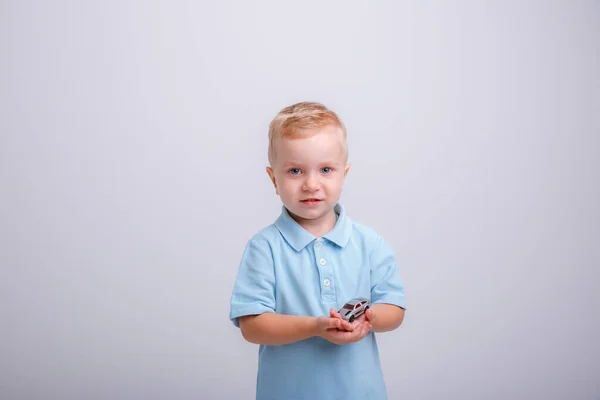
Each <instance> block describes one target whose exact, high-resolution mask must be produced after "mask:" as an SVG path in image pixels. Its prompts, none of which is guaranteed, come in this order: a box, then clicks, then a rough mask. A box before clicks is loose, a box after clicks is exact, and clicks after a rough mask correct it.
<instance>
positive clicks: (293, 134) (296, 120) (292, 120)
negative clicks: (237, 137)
mask: <svg viewBox="0 0 600 400" xmlns="http://www.w3.org/2000/svg"><path fill="white" fill-rule="evenodd" d="M327 126H335V127H338V128H340V129H341V131H342V134H343V140H342V143H343V146H344V153H345V155H346V158H347V157H348V146H347V144H346V127H345V126H344V124H343V123H342V120H341V119H340V118H339V117H338V116H337V114H336V113H335V112H333V111H331V110H329V109H328V108H327V107H325V106H324V105H323V104H321V103H315V102H301V103H296V104H293V105H291V106H288V107H285V108H284V109H282V110H281V111H279V113H278V114H277V115H276V116H275V118H273V121H271V124H270V125H269V163H270V164H271V165H273V162H274V161H275V147H274V146H273V143H274V142H275V139H279V138H285V139H299V138H302V137H310V136H311V135H313V134H314V131H313V130H314V129H315V128H324V127H327ZM311 131H313V132H311Z"/></svg>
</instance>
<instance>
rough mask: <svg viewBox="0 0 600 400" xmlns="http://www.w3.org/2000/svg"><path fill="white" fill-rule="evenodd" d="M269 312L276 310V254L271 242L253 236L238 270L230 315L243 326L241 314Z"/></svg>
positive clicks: (232, 320)
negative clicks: (240, 321) (272, 251)
mask: <svg viewBox="0 0 600 400" xmlns="http://www.w3.org/2000/svg"><path fill="white" fill-rule="evenodd" d="M265 312H275V272H274V268H273V256H272V253H271V249H270V247H269V245H268V243H266V242H259V241H256V240H254V239H251V240H250V241H248V244H247V245H246V249H245V250H244V254H243V256H242V261H241V263H240V267H239V269H238V273H237V278H236V281H235V285H234V287H233V293H232V295H231V309H230V314H229V318H230V320H231V322H233V324H234V325H235V326H237V327H239V326H240V324H239V317H243V316H245V315H258V314H263V313H265Z"/></svg>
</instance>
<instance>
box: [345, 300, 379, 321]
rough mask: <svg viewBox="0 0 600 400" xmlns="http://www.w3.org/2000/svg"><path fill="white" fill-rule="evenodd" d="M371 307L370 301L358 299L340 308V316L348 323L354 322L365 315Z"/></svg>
mask: <svg viewBox="0 0 600 400" xmlns="http://www.w3.org/2000/svg"><path fill="white" fill-rule="evenodd" d="M369 307H371V303H370V302H369V299H365V298H364V297H356V298H354V299H352V300H350V301H349V302H347V303H346V304H344V306H343V307H342V308H340V311H338V312H339V313H340V315H341V316H342V318H343V319H345V320H346V321H348V322H354V320H355V319H356V318H358V317H360V316H361V315H363V314H364V313H365V312H366V311H367V310H368V309H369Z"/></svg>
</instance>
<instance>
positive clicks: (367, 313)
mask: <svg viewBox="0 0 600 400" xmlns="http://www.w3.org/2000/svg"><path fill="white" fill-rule="evenodd" d="M374 317H375V314H373V310H371V309H370V308H369V309H368V310H367V312H366V313H365V318H366V319H367V320H368V321H371V320H372V319H373V318H374Z"/></svg>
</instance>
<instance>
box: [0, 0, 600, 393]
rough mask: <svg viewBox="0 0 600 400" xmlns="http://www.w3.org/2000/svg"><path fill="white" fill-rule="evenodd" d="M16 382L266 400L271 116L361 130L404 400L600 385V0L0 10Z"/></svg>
mask: <svg viewBox="0 0 600 400" xmlns="http://www.w3.org/2000/svg"><path fill="white" fill-rule="evenodd" d="M0 58H1V62H0V398H2V399H10V400H12V399H15V400H16V399H18V400H21V399H27V400H29V399H90V400H92V399H240V400H243V399H253V398H254V392H255V379H256V368H257V352H258V346H256V345H252V344H249V343H247V342H245V341H244V340H243V338H242V337H241V335H240V333H239V330H238V329H237V328H235V327H234V326H233V324H231V322H230V321H229V320H228V314H229V299H230V295H231V290H232V287H233V283H234V280H235V276H236V272H237V268H238V265H239V261H240V258H241V255H242V251H243V249H244V245H245V243H246V241H247V240H248V239H249V238H250V237H251V236H252V235H253V234H254V233H255V232H257V231H258V230H260V229H261V228H263V227H264V226H266V225H268V224H270V223H272V222H273V221H274V220H275V218H276V217H277V216H278V215H279V212H280V202H279V199H278V197H277V196H276V195H275V193H274V190H273V188H272V186H271V184H270V182H269V180H268V178H267V175H266V173H265V171H264V167H265V166H266V164H267V127H268V124H269V122H270V120H271V118H272V117H273V116H274V115H275V114H276V113H277V111H279V110H280V109H281V108H283V107H285V106H287V105H289V104H292V103H294V102H297V101H305V100H310V101H320V102H323V103H324V104H325V105H327V106H328V107H330V108H332V109H334V110H335V111H337V112H338V113H339V115H340V116H341V117H342V119H343V120H344V122H345V123H346V126H347V129H348V136H349V151H350V162H351V163H352V168H351V170H350V173H349V175H348V179H347V181H346V186H345V191H344V194H343V197H342V201H343V203H344V204H345V206H346V208H347V210H348V214H349V216H350V217H351V218H352V219H354V220H356V221H359V222H361V223H364V224H366V225H369V226H371V227H373V228H374V229H376V230H377V231H379V233H381V234H382V235H383V236H384V237H385V238H386V239H387V240H388V241H389V242H390V243H391V244H392V247H393V248H394V250H395V251H396V253H397V256H398V260H399V264H400V268H401V274H402V276H403V278H404V282H405V285H406V296H407V304H408V310H407V314H406V319H405V322H404V324H403V326H402V327H401V328H400V329H398V330H396V331H394V332H391V333H385V334H378V340H379V345H380V352H381V358H382V365H383V370H384V375H385V378H386V382H387V386H388V392H389V397H390V399H415V400H416V399H419V400H420V399H442V398H443V399H542V398H543V399H598V398H600V383H599V381H600V378H599V377H600V345H599V344H598V338H599V337H600V321H599V319H600V317H599V315H600V312H599V311H598V309H599V306H600V272H599V268H600V246H599V242H600V208H599V207H598V205H599V204H600V61H599V58H600V4H599V3H598V2H597V1H550V2H546V1H495V2H476V1H456V2H437V3H436V2H410V1H402V2H364V1H362V2H358V1H354V2H353V1H343V2H342V1H339V2H317V1H308V2H279V1H268V2H262V1H261V2H245V1H237V2H216V1H213V2H202V1H195V2H193V1H188V2H180V1H171V2H156V1H137V2H134V1H119V2H112V1H108V2H99V1H98V2H94V3H92V2H77V1H71V2H64V1H57V2H44V1H2V2H1V3H0Z"/></svg>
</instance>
